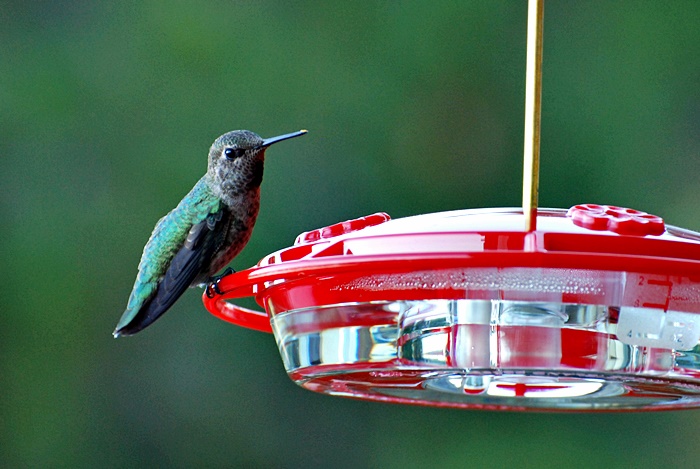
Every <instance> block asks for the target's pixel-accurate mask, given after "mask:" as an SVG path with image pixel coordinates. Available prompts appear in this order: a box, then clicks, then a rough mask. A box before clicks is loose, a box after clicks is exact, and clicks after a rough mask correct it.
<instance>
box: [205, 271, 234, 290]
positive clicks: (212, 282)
mask: <svg viewBox="0 0 700 469" xmlns="http://www.w3.org/2000/svg"><path fill="white" fill-rule="evenodd" d="M235 273H236V271H235V270H233V269H232V268H231V267H226V269H225V270H224V271H223V272H222V273H221V275H215V276H213V277H212V278H211V279H209V285H207V289H206V293H207V298H214V296H215V295H221V294H222V292H221V290H220V289H219V282H221V279H222V278H224V277H226V276H227V275H230V274H235Z"/></svg>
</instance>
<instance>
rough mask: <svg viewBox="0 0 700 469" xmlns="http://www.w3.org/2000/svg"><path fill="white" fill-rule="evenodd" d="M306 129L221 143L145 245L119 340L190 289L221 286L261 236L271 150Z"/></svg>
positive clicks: (226, 138)
mask: <svg viewBox="0 0 700 469" xmlns="http://www.w3.org/2000/svg"><path fill="white" fill-rule="evenodd" d="M306 132H307V131H306V130H300V131H298V132H292V133H289V134H284V135H280V136H277V137H272V138H267V139H263V138H261V137H260V136H259V135H258V134H256V133H254V132H251V131H249V130H234V131H232V132H228V133H225V134H223V135H222V136H220V137H219V138H217V139H216V140H215V141H214V143H213V144H212V146H211V148H210V149H209V163H208V167H207V172H206V174H205V175H204V176H202V178H201V179H200V180H199V181H198V182H197V184H195V186H194V187H193V188H192V190H191V191H190V192H189V193H188V194H187V195H186V196H185V198H184V199H182V201H180V203H179V204H178V205H177V207H175V208H174V209H173V210H172V211H170V213H168V214H167V215H165V216H164V217H163V218H161V219H160V220H159V221H158V223H157V224H156V226H155V228H154V229H153V233H152V234H151V237H150V238H149V240H148V243H146V246H145V247H144V248H143V254H142V255H141V262H139V267H138V275H137V276H136V282H135V283H134V288H133V290H132V291H131V295H130V296H129V301H128V303H127V306H126V311H124V314H123V315H122V317H121V319H120V320H119V323H118V324H117V328H116V329H115V330H114V333H113V335H114V337H120V336H128V335H133V334H136V333H137V332H139V331H141V330H142V329H144V328H146V327H148V326H149V325H151V324H152V323H153V322H154V321H155V320H156V319H158V318H159V317H160V316H161V315H162V314H163V313H165V312H166V311H167V310H168V309H169V308H170V307H171V306H172V305H173V304H174V303H175V301H177V299H178V298H179V297H180V296H181V295H182V294H183V293H184V292H185V290H187V288H189V287H194V286H202V287H205V286H206V285H207V284H209V283H210V282H214V283H212V284H211V286H212V287H213V288H214V289H216V288H217V284H218V280H220V279H221V277H222V276H223V275H222V276H219V277H214V274H216V273H217V272H218V271H219V270H221V268H223V267H224V266H225V265H227V264H228V263H229V262H231V260H233V258H234V257H236V256H237V255H238V253H239V252H241V250H242V249H243V247H244V246H245V245H246V244H247V243H248V240H249V239H250V235H251V233H252V232H253V225H255V220H256V218H257V216H258V210H259V208H260V184H261V183H262V177H263V166H264V163H265V150H267V148H268V147H269V146H270V145H272V144H274V143H277V142H281V141H283V140H287V139H290V138H295V137H299V136H301V135H304V134H305V133H306ZM224 275H225V274H224ZM207 291H208V290H207Z"/></svg>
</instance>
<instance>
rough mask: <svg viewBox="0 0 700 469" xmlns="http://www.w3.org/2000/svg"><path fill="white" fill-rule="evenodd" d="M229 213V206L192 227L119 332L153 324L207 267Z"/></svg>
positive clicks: (223, 236)
mask: <svg viewBox="0 0 700 469" xmlns="http://www.w3.org/2000/svg"><path fill="white" fill-rule="evenodd" d="M228 213H229V212H228V211H227V210H219V211H218V212H217V213H214V214H210V215H209V216H208V217H207V218H206V219H205V220H203V221H201V222H199V223H198V224H196V225H194V226H193V227H192V229H190V231H189V233H188V234H187V238H186V240H185V243H184V244H183V246H182V247H181V248H180V250H179V251H177V253H176V254H175V256H174V257H173V259H172V261H171V262H170V266H169V267H168V269H167V271H166V272H165V275H163V277H162V278H161V279H160V282H158V285H157V286H156V288H155V292H154V293H153V295H152V296H151V297H150V298H149V299H148V300H147V301H146V302H144V304H143V306H142V307H141V308H140V309H139V310H138V311H137V312H136V314H134V315H133V317H132V318H131V319H130V320H129V321H128V322H127V323H126V324H124V325H122V327H119V326H117V330H116V333H117V334H118V335H131V334H135V333H136V332H139V331H140V330H142V329H144V328H146V327H147V326H149V325H150V324H152V323H153V322H154V321H155V320H156V319H158V318H159V317H160V316H161V315H162V314H163V313H165V312H166V311H167V310H168V309H169V308H170V307H171V306H172V305H173V303H175V301H177V299H178V298H180V296H181V295H182V294H183V293H184V292H185V290H187V288H188V287H190V286H191V285H192V283H193V282H194V281H195V280H196V279H197V277H199V276H200V275H201V273H202V271H203V270H208V269H207V267H208V265H209V262H210V260H211V258H212V256H213V255H214V253H215V252H216V250H217V249H218V248H219V247H220V246H221V245H222V243H223V239H224V238H225V234H226V231H227V226H228V223H229V218H230V217H229V215H228ZM120 324H121V323H120Z"/></svg>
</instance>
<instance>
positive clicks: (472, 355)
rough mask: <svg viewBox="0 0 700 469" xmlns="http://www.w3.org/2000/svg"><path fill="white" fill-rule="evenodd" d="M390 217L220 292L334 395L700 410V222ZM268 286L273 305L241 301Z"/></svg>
mask: <svg viewBox="0 0 700 469" xmlns="http://www.w3.org/2000/svg"><path fill="white" fill-rule="evenodd" d="M523 220H524V215H523V212H522V209H479V210H463V211H454V212H444V213H434V214H427V215H420V216H415V217H408V218H403V219H396V220H389V217H388V215H386V214H382V213H379V214H374V215H370V216H368V217H364V218H360V219H357V220H350V221H347V222H344V223H339V224H336V225H333V226H329V227H327V228H323V229H319V230H314V231H310V232H307V233H303V234H302V235H300V236H299V237H298V238H297V240H296V242H295V244H294V245H293V246H291V247H289V248H286V249H283V250H281V251H278V252H276V253H273V254H271V255H269V256H267V257H265V258H264V259H262V260H261V261H260V263H259V264H258V266H256V267H253V268H250V269H247V270H245V271H241V272H237V273H234V274H231V275H229V276H226V277H224V278H223V279H222V281H221V282H220V284H219V288H220V290H221V291H222V295H217V296H215V297H214V298H207V297H206V296H205V297H204V298H205V304H206V307H207V309H209V311H211V312H212V313H213V314H214V315H216V316H218V317H220V318H222V319H224V320H227V321H230V322H233V323H235V324H238V325H242V326H246V327H252V328H254V329H258V330H267V331H270V330H271V331H272V332H274V335H275V338H276V340H277V343H278V346H279V349H280V353H281V355H282V359H283V362H284V366H285V368H286V370H287V372H288V374H289V376H290V377H291V378H292V379H293V380H294V381H295V382H297V383H298V384H299V385H301V386H303V387H304V388H306V389H310V390H313V391H317V392H322V393H327V394H333V395H340V396H349V397H356V398H364V399H373V400H382V401H390V402H402V403H417V404H428V405H437V406H454V407H472V408H508V409H516V410H517V409H541V410H563V411H566V410H569V411H576V410H579V411H580V410H636V409H644V410H653V409H679V408H690V407H700V347H699V346H698V342H699V340H700V315H698V314H699V313H700V234H699V233H694V232H691V231H688V230H683V229H680V228H676V227H672V226H666V225H664V223H663V220H662V219H661V218H659V217H656V216H653V215H649V214H646V213H644V212H640V211H637V210H631V209H624V208H621V207H610V206H600V205H593V204H587V205H578V206H575V207H572V208H571V209H570V210H568V211H567V210H556V209H540V210H539V211H538V213H537V227H538V228H537V230H535V231H532V232H526V231H523V230H522V226H523ZM244 296H255V298H256V299H257V301H258V303H259V304H261V305H263V306H264V307H265V309H266V310H267V314H263V313H257V312H253V311H250V310H246V309H243V308H239V307H237V306H235V305H233V304H231V303H229V302H227V301H225V300H226V299H231V298H240V297H244Z"/></svg>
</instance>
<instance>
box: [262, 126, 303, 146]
mask: <svg viewBox="0 0 700 469" xmlns="http://www.w3.org/2000/svg"><path fill="white" fill-rule="evenodd" d="M306 132H308V130H300V131H298V132H292V133H291V134H284V135H279V136H277V137H270V138H266V139H265V140H263V143H262V145H261V146H262V148H267V147H269V146H270V145H272V144H273V143H277V142H281V141H282V140H288V139H290V138H294V137H301V136H302V135H304V134H305V133H306Z"/></svg>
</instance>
